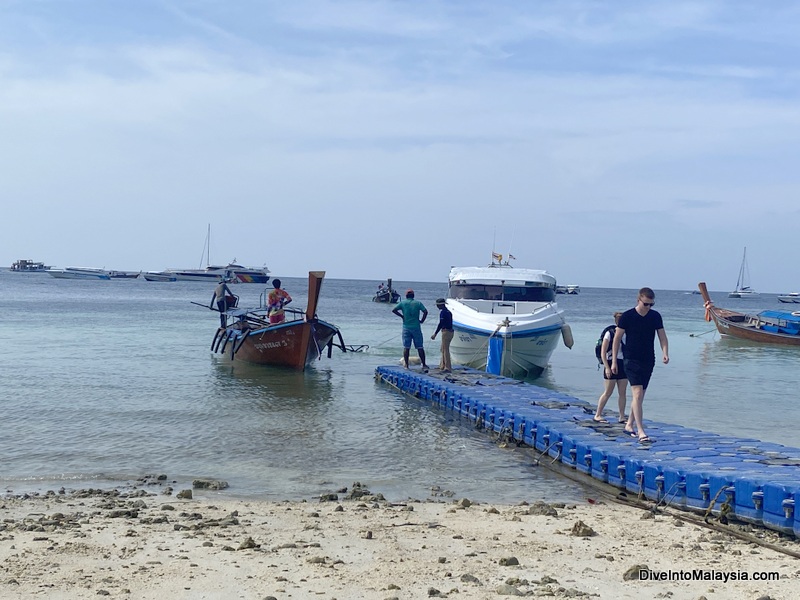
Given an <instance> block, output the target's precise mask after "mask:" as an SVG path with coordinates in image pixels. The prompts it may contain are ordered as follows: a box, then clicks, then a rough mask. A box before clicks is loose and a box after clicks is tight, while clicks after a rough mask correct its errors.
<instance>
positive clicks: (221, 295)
mask: <svg viewBox="0 0 800 600" xmlns="http://www.w3.org/2000/svg"><path fill="white" fill-rule="evenodd" d="M228 281H230V279H228V278H227V277H223V278H222V279H220V280H219V283H218V284H217V287H215V288H214V295H213V296H211V304H210V305H209V307H208V308H212V307H213V306H214V303H215V302H216V303H217V310H218V311H219V327H220V329H225V326H226V325H227V323H226V322H225V311H226V310H228V301H227V297H228V296H233V292H232V291H231V289H230V288H229V287H228ZM212 310H213V308H212Z"/></svg>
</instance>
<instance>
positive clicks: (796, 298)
mask: <svg viewBox="0 0 800 600" xmlns="http://www.w3.org/2000/svg"><path fill="white" fill-rule="evenodd" d="M778 300H780V301H781V302H784V303H786V304H800V292H790V293H788V294H781V295H780V296H778Z"/></svg>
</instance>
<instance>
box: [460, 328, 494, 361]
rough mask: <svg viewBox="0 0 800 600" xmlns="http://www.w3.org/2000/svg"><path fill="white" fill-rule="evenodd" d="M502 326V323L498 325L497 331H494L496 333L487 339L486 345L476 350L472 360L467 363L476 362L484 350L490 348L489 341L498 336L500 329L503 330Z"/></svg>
mask: <svg viewBox="0 0 800 600" xmlns="http://www.w3.org/2000/svg"><path fill="white" fill-rule="evenodd" d="M502 326H503V324H502V323H500V324H498V325H497V329H495V330H494V331H493V332H492V333H491V335H490V336H489V337H487V338H486V343H484V344H483V345H482V346H481V347H480V348H478V349H477V350H476V351H475V352H474V353H473V354H472V356H471V357H470V359H469V360H468V361H467V363H471V362H472V361H474V360H475V359H476V358H477V357H478V356H480V355H481V353H482V352H483V351H484V350H486V348H488V347H489V340H491V339H492V338H493V337H494V336H495V335H497V332H498V331H500V328H501V327H502Z"/></svg>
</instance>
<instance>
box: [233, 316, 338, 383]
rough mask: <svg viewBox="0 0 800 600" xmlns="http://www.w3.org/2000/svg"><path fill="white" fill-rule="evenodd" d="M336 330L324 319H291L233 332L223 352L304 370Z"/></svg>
mask: <svg viewBox="0 0 800 600" xmlns="http://www.w3.org/2000/svg"><path fill="white" fill-rule="evenodd" d="M338 331H339V330H338V329H337V328H336V327H335V326H333V325H331V324H329V323H326V322H324V321H318V320H317V321H310V322H305V321H294V322H291V323H282V324H278V325H271V326H269V327H266V328H264V329H260V330H256V331H248V332H246V333H245V334H244V337H242V335H241V333H240V332H237V333H235V334H234V335H233V336H232V338H231V340H230V341H229V342H228V345H227V348H225V350H226V352H224V354H225V355H226V356H228V357H230V358H232V359H233V360H241V361H245V362H249V363H253V364H257V365H276V366H281V367H289V368H291V369H297V370H300V371H302V370H304V369H305V368H306V366H307V365H309V364H311V363H312V362H314V361H315V360H317V359H319V358H320V357H321V356H322V352H323V350H324V349H325V348H326V347H327V346H328V344H329V343H330V341H331V340H332V339H333V337H334V336H335V335H336V334H337V333H338Z"/></svg>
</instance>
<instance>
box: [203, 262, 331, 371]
mask: <svg viewBox="0 0 800 600" xmlns="http://www.w3.org/2000/svg"><path fill="white" fill-rule="evenodd" d="M324 277H325V272H324V271H310V272H309V273H308V305H307V307H306V310H305V311H302V310H296V309H290V308H284V312H285V314H286V320H285V321H283V322H282V323H274V324H271V323H270V322H269V317H268V315H267V307H266V306H265V305H264V306H258V307H256V308H249V309H242V308H231V309H228V310H227V311H226V313H225V315H226V319H227V321H228V325H227V326H226V327H225V329H222V328H220V329H218V330H217V333H216V335H215V336H214V340H213V341H212V342H211V350H212V351H214V352H218V353H220V354H223V355H225V356H227V357H229V358H230V359H231V360H234V361H245V362H249V363H255V364H259V365H276V366H282V367H290V368H292V369H297V370H300V371H302V370H304V369H305V368H306V366H307V365H309V364H310V363H312V362H314V361H315V360H318V359H319V358H321V357H322V353H323V351H325V350H326V349H327V353H328V357H330V355H331V352H332V349H333V346H336V347H338V348H340V349H341V350H342V351H343V352H346V347H345V345H344V341H343V340H342V334H341V332H340V331H339V328H338V327H336V326H335V325H333V324H331V323H327V322H325V321H322V320H320V319H319V318H318V317H317V315H316V310H317V303H318V301H319V293H320V289H321V287H322V280H323V278H324ZM262 298H264V299H265V298H266V294H264V295H263V296H262ZM335 340H336V341H335ZM337 341H338V343H337Z"/></svg>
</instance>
